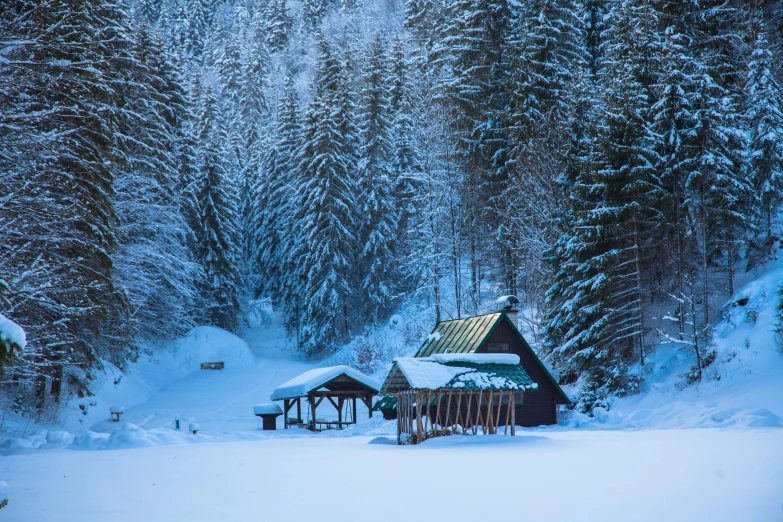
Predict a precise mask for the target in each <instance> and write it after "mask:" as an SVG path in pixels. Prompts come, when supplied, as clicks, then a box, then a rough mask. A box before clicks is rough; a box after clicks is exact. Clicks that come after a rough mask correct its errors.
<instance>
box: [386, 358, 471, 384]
mask: <svg viewBox="0 0 783 522" xmlns="http://www.w3.org/2000/svg"><path fill="white" fill-rule="evenodd" d="M394 362H395V363H397V368H399V369H400V371H401V372H402V374H403V375H404V376H405V379H406V380H407V381H408V384H410V385H411V388H422V389H425V390H435V389H438V388H443V387H445V386H446V385H447V384H448V383H449V382H451V381H452V380H453V379H454V378H455V377H456V376H458V375H460V374H462V373H468V372H471V371H473V369H472V368H462V367H459V366H445V365H443V364H437V361H435V360H431V359H429V358H428V357H425V358H420V359H416V358H415V357H397V358H396V359H394Z"/></svg>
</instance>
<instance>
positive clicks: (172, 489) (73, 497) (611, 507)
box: [0, 430, 783, 522]
mask: <svg viewBox="0 0 783 522" xmlns="http://www.w3.org/2000/svg"><path fill="white" fill-rule="evenodd" d="M321 435H326V434H320V435H318V436H312V437H307V438H297V439H270V440H265V441H263V442H240V443H227V444H205V445H197V446H165V447H151V448H142V449H135V450H123V451H115V452H111V453H109V454H107V453H105V452H86V453H85V452H68V451H66V452H62V451H61V452H54V453H52V452H38V453H35V454H30V455H13V456H10V457H6V458H5V459H4V462H3V465H4V466H3V467H4V468H5V469H6V470H9V471H11V474H10V475H11V476H10V481H11V486H12V490H13V491H14V492H15V493H14V496H13V498H12V500H11V502H10V503H9V505H8V507H7V508H6V509H4V510H3V513H2V514H0V518H2V519H3V521H7V522H50V521H52V520H57V521H58V522H71V521H73V522H92V521H98V520H112V522H124V521H128V522H136V521H139V520H147V521H150V522H157V521H164V520H187V521H190V522H201V521H204V522H208V521H209V522H211V521H215V520H232V521H252V520H258V519H259V516H261V517H263V518H264V519H268V520H274V521H277V522H286V521H298V520H341V521H346V522H349V521H357V522H367V521H373V522H385V521H389V522H392V521H394V522H397V521H400V520H531V521H544V520H546V521H549V522H555V521H563V522H575V521H579V522H585V521H596V522H615V521H617V522H626V521H629V520H633V521H635V522H646V521H649V522H660V521H669V520H671V521H679V520H683V521H684V520H689V521H701V520H704V521H708V520H709V521H711V522H724V521H725V522H778V521H780V520H781V519H783V473H781V472H780V470H781V469H783V450H782V449H781V448H783V430H752V431H746V430H664V431H631V432H628V431H586V432H585V431H581V432H580V431H570V432H551V433H543V434H534V433H526V434H524V435H522V436H517V437H513V438H512V437H504V436H502V435H498V436H488V437H484V436H476V437H459V436H454V437H446V438H441V439H433V440H430V441H427V442H426V443H424V444H422V445H420V446H406V447H400V446H396V445H392V444H389V442H392V443H393V440H394V439H393V437H379V438H372V437H345V438H334V437H328V436H326V437H324V436H321ZM444 477H445V478H444ZM466 485H467V490H466V494H465V495H463V496H462V497H460V498H459V499H456V500H455V496H454V493H455V488H460V487H465V486H466ZM422 492H426V494H422ZM260 514H261V515H260Z"/></svg>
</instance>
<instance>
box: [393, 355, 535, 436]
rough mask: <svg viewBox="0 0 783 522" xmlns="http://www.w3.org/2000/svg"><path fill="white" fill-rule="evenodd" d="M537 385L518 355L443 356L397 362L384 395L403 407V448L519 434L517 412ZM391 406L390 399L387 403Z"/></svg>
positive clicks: (399, 424)
mask: <svg viewBox="0 0 783 522" xmlns="http://www.w3.org/2000/svg"><path fill="white" fill-rule="evenodd" d="M536 388H537V385H536V383H534V382H533V380H532V379H531V378H530V376H529V375H528V374H527V373H525V371H524V370H523V369H522V367H521V366H520V365H519V357H518V356H516V355H513V354H440V355H432V356H429V357H423V358H413V357H400V358H397V359H394V362H393V365H392V369H391V371H390V372H389V375H388V376H387V377H386V380H385V381H384V383H383V386H382V388H381V392H382V393H384V394H389V395H390V396H393V397H394V399H395V400H396V401H395V406H396V408H397V443H398V444H417V443H419V442H422V441H424V440H426V439H429V438H432V437H438V436H443V435H452V434H463V435H470V434H472V435H476V434H478V432H479V429H480V430H481V433H483V434H497V433H498V428H499V427H501V426H502V427H503V432H504V433H509V429H510V434H511V435H514V434H515V426H516V408H517V405H522V404H523V403H524V394H525V392H526V391H531V390H535V389H536ZM385 400H386V403H385V406H386V407H387V408H388V407H389V406H390V402H391V401H390V397H387V398H385Z"/></svg>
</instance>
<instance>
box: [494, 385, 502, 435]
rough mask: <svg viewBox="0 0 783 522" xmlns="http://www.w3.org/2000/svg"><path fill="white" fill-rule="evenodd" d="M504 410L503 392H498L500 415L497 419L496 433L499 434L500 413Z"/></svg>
mask: <svg viewBox="0 0 783 522" xmlns="http://www.w3.org/2000/svg"><path fill="white" fill-rule="evenodd" d="M502 409H503V392H502V391H501V392H498V415H497V418H496V419H495V433H497V432H498V428H499V427H500V412H501V410H502Z"/></svg>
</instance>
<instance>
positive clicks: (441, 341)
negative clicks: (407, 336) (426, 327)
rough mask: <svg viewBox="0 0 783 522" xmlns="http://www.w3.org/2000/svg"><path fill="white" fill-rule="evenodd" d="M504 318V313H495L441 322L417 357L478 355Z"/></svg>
mask: <svg viewBox="0 0 783 522" xmlns="http://www.w3.org/2000/svg"><path fill="white" fill-rule="evenodd" d="M502 316H503V313H502V312H495V313H492V314H486V315H477V316H475V317H468V318H466V319H454V320H453V321H441V322H439V323H438V324H437V325H436V326H435V329H434V330H433V331H432V333H431V334H430V335H429V336H428V337H427V340H426V341H424V344H423V345H422V346H421V348H419V351H418V352H417V353H416V357H427V356H429V355H432V354H434V353H476V351H477V350H478V349H479V348H480V347H481V345H482V344H483V343H484V341H485V340H486V339H487V337H489V334H490V333H492V330H493V329H494V327H495V325H496V324H497V322H498V320H499V319H500V318H501V317H502Z"/></svg>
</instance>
